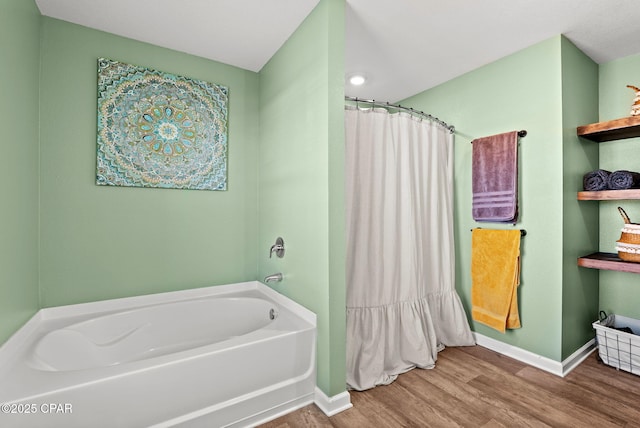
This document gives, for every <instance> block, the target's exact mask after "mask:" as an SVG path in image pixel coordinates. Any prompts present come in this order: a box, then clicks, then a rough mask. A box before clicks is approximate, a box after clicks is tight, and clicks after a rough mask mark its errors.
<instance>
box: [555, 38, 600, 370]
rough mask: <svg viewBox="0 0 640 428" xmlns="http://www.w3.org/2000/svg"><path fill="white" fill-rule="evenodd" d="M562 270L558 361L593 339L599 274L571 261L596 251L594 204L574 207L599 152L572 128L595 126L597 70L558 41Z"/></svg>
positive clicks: (584, 56)
mask: <svg viewBox="0 0 640 428" xmlns="http://www.w3.org/2000/svg"><path fill="white" fill-rule="evenodd" d="M561 42H562V45H561V46H562V132H563V143H562V148H563V156H562V159H563V167H562V171H563V180H562V182H563V195H564V201H563V209H562V218H563V226H562V234H563V238H562V239H563V253H564V255H563V268H562V359H563V360H564V359H565V358H567V357H568V356H570V355H571V354H572V353H573V352H574V351H575V350H576V349H579V348H580V347H581V346H583V345H584V344H585V343H587V342H588V341H589V340H591V338H592V337H593V334H594V333H593V328H592V327H591V323H592V322H593V321H595V320H596V319H597V316H598V271H597V270H594V269H584V268H580V267H578V265H577V263H576V259H577V258H578V257H580V256H583V255H586V254H590V253H592V252H593V251H594V249H596V248H598V204H597V203H593V202H589V201H580V202H579V201H578V200H577V198H576V192H577V191H578V190H581V189H582V177H583V175H584V174H585V173H586V172H587V171H593V170H595V169H597V168H598V147H597V144H592V143H589V142H586V141H581V140H580V139H579V138H578V136H577V135H576V127H578V126H580V125H584V124H587V123H593V122H597V120H598V65H597V64H596V63H595V62H593V61H592V60H591V59H590V58H589V57H588V56H586V55H585V54H584V53H583V52H582V51H580V50H579V49H578V48H577V47H575V45H573V44H572V43H571V42H570V41H569V40H568V39H566V38H564V37H563V38H562V39H561Z"/></svg>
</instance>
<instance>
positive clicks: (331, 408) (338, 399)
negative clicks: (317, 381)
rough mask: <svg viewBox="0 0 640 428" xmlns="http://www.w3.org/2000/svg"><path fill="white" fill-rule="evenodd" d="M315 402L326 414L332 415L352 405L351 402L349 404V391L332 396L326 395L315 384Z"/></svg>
mask: <svg viewBox="0 0 640 428" xmlns="http://www.w3.org/2000/svg"><path fill="white" fill-rule="evenodd" d="M315 404H316V406H318V407H319V408H320V410H322V412H323V413H324V414H325V415H327V416H333V415H335V414H338V413H340V412H342V411H344V410H347V409H350V408H352V407H353V404H351V396H350V395H349V391H344V392H341V393H340V394H338V395H334V396H333V397H327V395H326V394H325V393H324V392H322V390H321V389H320V388H318V387H317V386H316V393H315Z"/></svg>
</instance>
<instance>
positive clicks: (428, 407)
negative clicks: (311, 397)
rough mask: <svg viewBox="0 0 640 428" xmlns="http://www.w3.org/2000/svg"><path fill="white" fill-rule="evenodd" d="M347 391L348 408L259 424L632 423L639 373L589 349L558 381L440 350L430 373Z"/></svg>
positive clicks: (636, 423) (474, 354) (484, 352)
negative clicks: (603, 359)
mask: <svg viewBox="0 0 640 428" xmlns="http://www.w3.org/2000/svg"><path fill="white" fill-rule="evenodd" d="M350 394H351V403H352V404H353V408H351V409H349V410H346V411H344V412H341V413H339V414H337V415H334V416H332V417H330V418H329V417H327V416H325V415H324V413H322V411H320V410H319V409H318V408H317V407H316V406H315V405H313V404H312V405H309V406H307V407H304V408H302V409H300V410H298V411H296V412H293V413H290V414H288V415H285V416H283V417H281V418H278V419H275V420H273V421H271V422H269V423H267V424H264V425H262V426H261V427H262V428H289V427H290V428H301V427H323V428H325V427H327V428H328V427H344V428H354V427H355V428H358V427H388V428H395V427H447V428H449V427H487V428H489V427H491V428H493V427H509V428H512V427H554V428H555V427H580V428H582V427H597V428H606V427H640V376H636V375H632V374H630V373H627V372H624V371H617V370H616V369H614V368H612V367H609V366H606V365H604V364H602V363H599V362H598V361H597V360H596V353H593V354H591V355H590V356H589V357H588V358H587V359H586V360H585V361H584V362H583V363H581V364H580V365H579V366H578V367H576V369H574V370H573V371H572V372H571V373H569V374H568V375H567V376H566V377H565V378H561V377H558V376H555V375H552V374H550V373H547V372H545V371H542V370H539V369H536V368H534V367H531V366H529V365H526V364H524V363H521V362H519V361H516V360H513V359H511V358H509V357H505V356H502V355H500V354H497V353H495V352H493V351H490V350H488V349H486V348H483V347H480V346H473V347H465V348H447V349H445V350H444V351H442V352H441V353H440V354H439V355H438V362H437V364H436V368H435V369H433V370H420V369H416V370H411V371H409V372H407V373H405V374H402V375H400V376H398V379H396V381H395V382H393V383H392V384H390V385H386V386H379V387H377V388H373V389H370V390H368V391H363V392H357V391H350Z"/></svg>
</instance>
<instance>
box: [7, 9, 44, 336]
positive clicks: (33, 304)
mask: <svg viewBox="0 0 640 428" xmlns="http://www.w3.org/2000/svg"><path fill="white" fill-rule="evenodd" d="M39 23H40V13H39V12H38V9H37V8H36V6H35V3H33V2H32V1H24V0H2V2H0V57H1V58H2V62H1V64H2V65H0V94H1V95H0V128H2V138H1V139H0V150H2V156H0V181H1V182H2V186H1V187H0V200H2V210H0V260H1V262H0V344H1V343H3V342H4V341H5V340H6V339H8V338H9V336H10V335H11V334H13V332H14V331H15V330H17V329H18V328H20V327H21V326H22V324H24V323H25V322H26V321H27V320H28V319H29V318H30V317H31V316H33V314H34V313H35V312H36V311H37V310H38V309H39V308H38V120H39V118H38V85H39V83H38V76H39V71H40V69H39V64H38V63H39V44H40V30H39V25H40V24H39Z"/></svg>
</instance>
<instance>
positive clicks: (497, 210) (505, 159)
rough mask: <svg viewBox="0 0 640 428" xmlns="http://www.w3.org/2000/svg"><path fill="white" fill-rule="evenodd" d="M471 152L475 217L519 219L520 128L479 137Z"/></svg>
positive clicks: (502, 219) (479, 219)
mask: <svg viewBox="0 0 640 428" xmlns="http://www.w3.org/2000/svg"><path fill="white" fill-rule="evenodd" d="M472 143H473V150H472V154H471V168H472V178H471V181H472V192H473V207H472V213H473V219H474V220H475V221H490V222H497V223H513V222H515V221H516V220H517V219H518V131H512V132H507V133H504V134H498V135H492V136H490V137H483V138H478V139H475V140H473V141H472Z"/></svg>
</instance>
